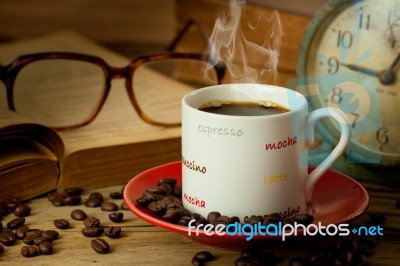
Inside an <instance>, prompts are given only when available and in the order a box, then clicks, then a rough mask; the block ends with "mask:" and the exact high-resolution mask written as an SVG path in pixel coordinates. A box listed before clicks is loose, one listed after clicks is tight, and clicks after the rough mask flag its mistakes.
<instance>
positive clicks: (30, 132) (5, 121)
mask: <svg viewBox="0 0 400 266" xmlns="http://www.w3.org/2000/svg"><path fill="white" fill-rule="evenodd" d="M10 141H17V142H21V141H24V142H27V143H28V142H31V144H29V145H28V146H30V147H35V149H34V150H36V153H38V154H40V157H43V155H44V156H45V157H46V158H49V159H52V160H53V159H54V158H55V157H57V158H59V159H61V158H62V157H63V154H64V144H63V141H62V140H61V138H60V136H59V135H58V134H57V133H56V132H54V131H53V130H51V129H50V128H48V127H45V126H43V125H41V124H39V123H36V122H34V121H32V120H30V119H28V118H26V117H22V116H20V115H19V114H17V113H16V112H13V111H11V110H9V109H5V108H3V107H1V106H0V158H1V156H2V154H3V155H4V154H5V155H7V153H8V152H9V150H7V151H6V148H5V147H6V145H5V144H6V143H8V142H10ZM17 146H18V145H17ZM17 146H16V148H17ZM39 146H41V147H39ZM30 151H32V149H27V154H25V155H23V156H25V157H29V156H30V157H31V158H33V157H34V156H33V157H32V156H31V155H32V153H31V152H30ZM10 156H11V154H10ZM14 158H15V157H14ZM0 161H1V160H0ZM0 164H2V162H0Z"/></svg>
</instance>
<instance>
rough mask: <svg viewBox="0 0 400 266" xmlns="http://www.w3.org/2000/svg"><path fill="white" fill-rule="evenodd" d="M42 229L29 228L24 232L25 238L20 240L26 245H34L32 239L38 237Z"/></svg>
mask: <svg viewBox="0 0 400 266" xmlns="http://www.w3.org/2000/svg"><path fill="white" fill-rule="evenodd" d="M43 232H44V231H43V230H40V229H30V230H28V231H27V232H26V236H25V238H24V239H23V240H22V241H23V242H24V243H25V244H27V245H34V244H35V243H34V241H35V239H36V238H38V237H40V235H41V234H42V233H43Z"/></svg>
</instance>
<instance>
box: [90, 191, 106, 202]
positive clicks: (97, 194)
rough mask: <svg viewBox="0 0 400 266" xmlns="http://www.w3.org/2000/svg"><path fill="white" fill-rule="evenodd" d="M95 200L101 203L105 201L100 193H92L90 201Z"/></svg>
mask: <svg viewBox="0 0 400 266" xmlns="http://www.w3.org/2000/svg"><path fill="white" fill-rule="evenodd" d="M93 198H96V199H100V200H101V201H103V200H104V196H103V194H101V193H100V192H92V193H90V195H89V199H93Z"/></svg>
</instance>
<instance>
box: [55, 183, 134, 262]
mask: <svg viewBox="0 0 400 266" xmlns="http://www.w3.org/2000/svg"><path fill="white" fill-rule="evenodd" d="M123 189H124V188H122V190H121V191H113V192H111V193H110V194H109V196H110V198H111V199H122V198H123ZM82 192H83V189H81V188H79V187H74V188H70V189H66V190H63V191H56V192H53V193H50V194H49V195H48V199H49V201H51V202H52V203H53V205H54V206H57V207H60V206H76V205H79V204H81V202H82V198H81V193H82ZM84 205H85V206H86V207H89V208H100V209H101V210H102V211H107V212H110V214H109V216H108V217H109V219H110V221H112V222H114V223H121V222H122V221H123V219H124V214H123V212H120V211H119V210H120V209H124V210H126V209H127V207H126V205H125V204H122V205H121V206H118V205H117V204H116V203H115V202H112V201H106V200H105V199H104V196H103V195H102V194H101V193H99V192H92V193H91V194H90V195H89V196H88V198H87V199H86V200H85V201H84ZM70 217H71V219H73V220H75V221H82V224H83V228H82V229H81V233H82V235H83V236H85V237H89V238H94V239H93V240H92V241H91V247H92V248H93V250H94V251H95V252H97V253H100V254H106V253H108V252H109V251H110V249H111V248H110V245H109V244H108V242H107V241H106V240H104V239H103V238H101V236H102V235H105V236H107V237H108V238H118V237H120V235H121V232H122V228H121V227H120V226H102V225H101V222H100V220H99V219H98V218H97V217H93V216H88V215H87V214H86V212H85V211H84V210H82V209H79V208H77V209H74V210H72V211H71V214H70ZM54 225H55V226H56V227H57V228H59V229H67V228H68V227H69V221H68V220H67V219H66V218H60V219H56V220H54Z"/></svg>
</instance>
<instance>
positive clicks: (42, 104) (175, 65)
mask: <svg viewBox="0 0 400 266" xmlns="http://www.w3.org/2000/svg"><path fill="white" fill-rule="evenodd" d="M208 59H209V58H208V57H207V56H203V55H201V54H196V53H169V52H168V53H167V52H166V53H159V54H154V55H144V56H139V57H136V58H134V59H133V60H132V61H130V63H129V64H128V65H127V66H126V67H122V68H117V67H112V66H110V65H109V64H107V63H106V61H104V60H103V59H102V58H99V57H96V56H91V55H86V54H79V53H69V52H46V53H36V54H27V55H23V56H20V57H18V58H16V59H14V60H13V61H12V62H11V63H10V64H8V65H6V66H1V65H0V80H1V81H3V83H4V84H5V85H6V98H7V105H8V108H9V109H11V110H13V111H16V112H18V113H21V114H23V115H26V116H28V117H30V118H32V119H34V120H35V121H38V122H41V123H43V124H45V125H47V126H49V127H51V128H53V129H55V130H60V131H61V130H70V129H74V128H78V127H82V126H85V125H87V124H89V123H91V122H92V121H93V120H94V119H95V118H96V116H97V115H98V114H99V112H100V110H101V108H102V106H103V105H104V103H105V101H106V98H107V96H108V95H109V92H110V88H111V80H112V79H114V78H124V79H125V87H126V92H127V94H128V96H129V99H130V102H131V103H132V105H133V107H134V109H135V110H136V112H137V113H138V114H139V116H140V118H141V119H142V120H143V121H145V122H147V123H150V124H153V125H160V126H178V125H180V122H181V117H180V108H181V107H180V106H181V99H182V97H183V95H185V94H186V93H188V92H189V91H191V90H193V89H196V88H199V87H204V86H209V85H215V84H219V83H220V82H221V80H222V77H223V75H224V68H223V67H222V66H220V65H215V66H213V67H212V68H211V70H210V71H211V72H212V73H207V76H208V77H210V79H209V80H207V81H205V80H204V78H203V77H204V69H205V66H206V65H207V64H208ZM155 95H156V97H157V98H158V99H162V101H163V102H164V103H165V106H164V107H163V108H160V106H159V105H158V104H156V103H154V101H153V99H154V98H155ZM165 107H166V108H165Z"/></svg>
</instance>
